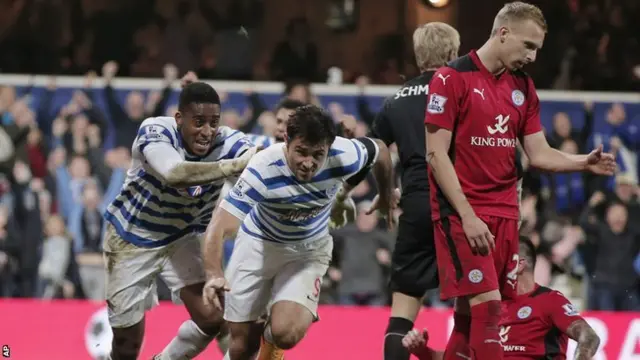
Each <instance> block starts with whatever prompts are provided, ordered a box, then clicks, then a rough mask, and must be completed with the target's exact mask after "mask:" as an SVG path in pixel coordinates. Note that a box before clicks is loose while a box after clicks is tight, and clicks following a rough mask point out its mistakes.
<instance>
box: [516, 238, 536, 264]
mask: <svg viewBox="0 0 640 360" xmlns="http://www.w3.org/2000/svg"><path fill="white" fill-rule="evenodd" d="M518 252H519V253H520V256H521V257H523V258H525V259H526V260H527V263H528V264H529V265H531V270H533V269H535V267H536V246H535V245H533V241H531V239H529V237H528V236H522V235H520V246H519V250H518Z"/></svg>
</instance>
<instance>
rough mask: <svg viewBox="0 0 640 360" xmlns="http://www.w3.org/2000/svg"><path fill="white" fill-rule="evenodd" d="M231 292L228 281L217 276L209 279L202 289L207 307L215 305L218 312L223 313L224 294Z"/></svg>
mask: <svg viewBox="0 0 640 360" xmlns="http://www.w3.org/2000/svg"><path fill="white" fill-rule="evenodd" d="M229 290H231V288H230V287H229V283H228V282H227V279H225V278H224V277H223V276H217V277H213V278H211V279H209V280H208V281H207V282H206V283H205V284H204V288H203V289H202V300H203V301H204V303H205V304H207V305H213V307H215V308H216V309H217V310H219V311H222V307H223V304H224V300H223V299H224V293H225V292H227V291H229Z"/></svg>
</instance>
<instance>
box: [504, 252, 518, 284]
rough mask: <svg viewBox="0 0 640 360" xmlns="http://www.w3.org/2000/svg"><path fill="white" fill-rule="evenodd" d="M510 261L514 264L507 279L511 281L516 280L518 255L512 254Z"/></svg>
mask: <svg viewBox="0 0 640 360" xmlns="http://www.w3.org/2000/svg"><path fill="white" fill-rule="evenodd" d="M511 260H512V261H513V262H514V263H515V265H514V266H513V269H512V270H511V271H509V272H508V273H507V279H509V280H511V281H516V280H518V263H519V262H520V255H518V254H513V257H512V258H511Z"/></svg>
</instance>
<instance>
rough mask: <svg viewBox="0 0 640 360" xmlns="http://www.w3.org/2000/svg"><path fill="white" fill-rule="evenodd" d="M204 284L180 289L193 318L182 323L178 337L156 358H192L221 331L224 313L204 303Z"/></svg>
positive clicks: (170, 359) (166, 359) (167, 359)
mask: <svg viewBox="0 0 640 360" xmlns="http://www.w3.org/2000/svg"><path fill="white" fill-rule="evenodd" d="M203 286H204V283H200V284H193V285H189V286H185V287H184V288H182V289H181V290H180V299H181V300H182V302H183V303H184V305H185V307H186V308H187V311H188V312H189V315H190V316H191V319H190V320H187V321H185V322H184V323H182V325H180V328H179V329H178V334H177V335H176V337H175V338H173V340H171V342H170V343H169V345H167V347H166V348H165V349H164V350H163V351H162V353H161V354H158V355H156V357H155V358H154V359H156V360H177V359H192V358H194V357H196V356H197V355H198V354H200V353H201V352H202V351H204V349H206V348H207V346H208V345H209V343H211V341H213V339H214V338H215V336H216V335H217V334H218V333H219V332H220V328H221V327H222V324H223V323H224V320H223V318H222V313H221V312H219V311H217V310H216V309H215V308H214V307H213V306H209V305H206V304H205V303H204V301H203V299H202V288H203Z"/></svg>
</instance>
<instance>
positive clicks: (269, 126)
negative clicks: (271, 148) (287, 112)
mask: <svg viewBox="0 0 640 360" xmlns="http://www.w3.org/2000/svg"><path fill="white" fill-rule="evenodd" d="M258 124H260V126H262V130H263V132H264V134H265V135H267V136H274V135H275V134H276V130H277V128H278V122H277V121H276V116H275V115H274V114H273V113H272V112H271V111H265V112H263V113H262V114H260V117H258Z"/></svg>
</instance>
